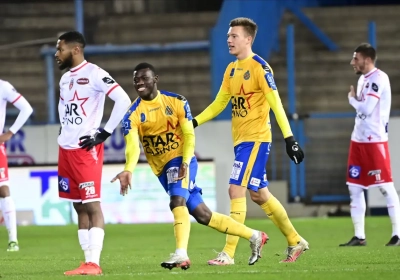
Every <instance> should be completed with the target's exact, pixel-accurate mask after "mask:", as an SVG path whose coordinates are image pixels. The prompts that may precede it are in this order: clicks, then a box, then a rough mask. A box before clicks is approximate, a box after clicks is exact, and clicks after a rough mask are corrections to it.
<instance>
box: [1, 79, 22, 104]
mask: <svg viewBox="0 0 400 280" xmlns="http://www.w3.org/2000/svg"><path fill="white" fill-rule="evenodd" d="M1 90H2V92H3V99H4V100H6V101H8V102H10V103H12V104H14V103H15V102H17V100H18V99H20V98H21V94H19V93H18V91H17V90H16V89H15V88H14V87H13V86H12V85H11V84H10V83H9V82H3V83H2V85H1Z"/></svg>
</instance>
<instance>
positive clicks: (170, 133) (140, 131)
mask: <svg viewBox="0 0 400 280" xmlns="http://www.w3.org/2000/svg"><path fill="white" fill-rule="evenodd" d="M191 120H192V114H191V112H190V107H189V103H188V101H187V100H186V98H185V97H183V96H181V95H179V94H176V93H172V92H168V91H162V90H161V91H158V94H157V96H156V98H154V99H153V100H151V101H146V100H143V99H141V98H140V97H138V98H137V99H136V100H135V101H134V102H133V103H132V105H131V106H130V108H129V110H128V112H127V113H126V114H125V117H124V119H123V120H122V126H123V127H122V129H123V133H124V137H125V142H126V164H125V170H127V171H131V172H132V171H133V169H134V167H135V165H136V163H137V161H138V157H139V142H138V139H139V140H140V142H141V144H142V146H143V150H144V152H145V155H146V158H147V161H148V163H149V164H150V166H151V168H152V170H153V172H154V174H156V175H157V176H158V175H160V174H161V172H162V170H163V168H164V166H165V165H166V164H167V163H168V162H169V161H170V160H172V159H174V158H176V157H180V156H182V157H183V162H185V163H187V164H189V163H190V160H191V158H192V157H193V156H194V144H195V138H194V130H193V125H192V122H191Z"/></svg>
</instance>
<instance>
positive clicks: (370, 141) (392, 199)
mask: <svg viewBox="0 0 400 280" xmlns="http://www.w3.org/2000/svg"><path fill="white" fill-rule="evenodd" d="M375 61H376V51H375V49H374V48H373V47H372V46H371V45H370V44H367V43H363V44H361V45H359V46H358V47H357V48H356V49H355V51H354V54H353V58H352V60H351V62H350V64H351V66H352V67H353V69H354V72H355V73H356V74H357V75H361V76H360V78H359V79H358V83H357V92H355V90H354V88H353V86H351V87H350V92H349V93H348V98H349V103H350V105H351V106H353V108H354V109H355V110H356V118H355V125H354V129H353V133H352V134H351V142H350V150H349V157H348V169H347V170H348V172H347V185H348V188H349V192H350V198H351V204H350V213H351V219H352V220H353V225H354V237H353V238H351V240H350V241H349V242H347V243H344V244H340V246H365V245H366V239H365V229H364V221H365V210H366V206H365V197H364V189H365V190H366V189H368V188H373V187H378V188H379V190H380V192H381V193H382V194H383V196H384V197H385V198H386V203H387V208H388V212H389V216H390V220H391V222H392V237H391V239H390V240H389V242H388V243H387V244H386V246H400V240H399V235H400V202H399V196H398V194H397V192H396V189H395V187H394V184H393V179H392V171H391V167H390V154H389V147H388V123H389V116H390V105H391V99H392V93H391V89H390V81H389V77H388V75H387V74H386V73H385V72H383V71H382V70H380V69H377V68H376V67H375Z"/></svg>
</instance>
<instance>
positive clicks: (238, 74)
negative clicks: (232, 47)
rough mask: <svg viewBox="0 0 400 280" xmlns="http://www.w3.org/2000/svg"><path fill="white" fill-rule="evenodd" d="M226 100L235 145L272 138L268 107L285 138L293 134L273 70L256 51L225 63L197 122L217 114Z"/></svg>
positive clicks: (202, 121) (199, 123)
mask: <svg viewBox="0 0 400 280" xmlns="http://www.w3.org/2000/svg"><path fill="white" fill-rule="evenodd" d="M229 101H231V103H232V138H233V142H234V146H236V145H238V144H240V143H242V142H271V141H272V135H271V125H270V117H269V112H270V109H271V108H272V110H273V111H274V113H275V116H276V118H277V121H278V124H279V126H280V128H281V130H282V133H283V136H284V138H286V137H289V136H292V135H293V134H292V132H291V129H290V125H289V121H288V119H287V116H286V113H285V110H284V109H283V106H282V102H281V99H280V97H279V93H278V89H277V87H276V84H275V81H274V77H273V70H272V68H271V67H270V66H269V64H268V63H267V62H266V61H265V60H264V59H262V58H261V57H260V56H258V55H257V54H251V55H250V56H249V57H247V58H245V59H243V60H236V61H234V62H231V63H230V64H229V65H228V67H227V68H226V70H225V74H224V78H223V81H222V85H221V87H220V90H219V92H218V94H217V96H216V98H215V100H214V101H213V103H211V104H210V105H209V106H208V107H207V108H206V109H205V110H204V111H203V112H202V113H201V114H200V115H198V116H196V117H195V119H196V121H197V123H198V125H201V124H202V123H205V122H207V121H209V120H211V119H213V118H214V117H216V116H217V115H218V114H219V113H221V112H222V111H223V110H224V108H225V107H226V106H227V104H228V102H229Z"/></svg>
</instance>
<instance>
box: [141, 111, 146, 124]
mask: <svg viewBox="0 0 400 280" xmlns="http://www.w3.org/2000/svg"><path fill="white" fill-rule="evenodd" d="M140 121H141V122H142V123H144V122H145V121H146V115H145V114H144V113H141V114H140Z"/></svg>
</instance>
